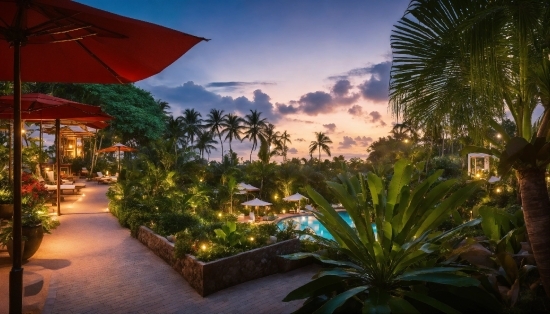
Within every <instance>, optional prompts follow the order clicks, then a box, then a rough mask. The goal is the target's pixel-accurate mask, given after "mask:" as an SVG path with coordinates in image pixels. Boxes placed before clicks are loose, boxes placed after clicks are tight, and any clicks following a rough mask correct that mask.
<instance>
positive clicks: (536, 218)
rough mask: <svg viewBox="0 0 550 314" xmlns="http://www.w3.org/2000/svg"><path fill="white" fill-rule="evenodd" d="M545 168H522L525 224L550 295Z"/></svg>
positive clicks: (549, 212)
mask: <svg viewBox="0 0 550 314" xmlns="http://www.w3.org/2000/svg"><path fill="white" fill-rule="evenodd" d="M544 174H545V173H544V170H541V169H536V168H530V169H520V170H518V177H519V182H520V192H521V196H522V205H523V207H522V208H523V215H524V217H525V227H526V229H527V234H528V235H529V241H530V242H531V248H532V249H533V255H534V256H535V261H536V262H537V268H538V271H539V274H540V278H541V281H542V285H543V286H544V290H545V291H546V295H547V296H548V297H550V227H549V226H550V199H549V197H548V191H547V189H546V182H545V180H544V179H545V178H544Z"/></svg>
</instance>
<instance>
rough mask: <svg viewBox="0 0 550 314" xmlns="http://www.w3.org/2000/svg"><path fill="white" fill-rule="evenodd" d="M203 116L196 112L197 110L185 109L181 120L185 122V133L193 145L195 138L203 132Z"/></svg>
mask: <svg viewBox="0 0 550 314" xmlns="http://www.w3.org/2000/svg"><path fill="white" fill-rule="evenodd" d="M200 117H202V115H201V114H200V112H197V111H195V109H185V111H184V112H183V116H182V117H181V118H179V117H178V119H181V120H182V122H183V128H184V130H185V133H186V134H187V136H188V137H189V139H190V140H191V145H192V146H193V145H194V144H195V136H197V135H199V134H200V133H201V130H202V127H203V126H202V119H201V118H200Z"/></svg>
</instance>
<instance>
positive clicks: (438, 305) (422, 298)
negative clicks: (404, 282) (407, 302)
mask: <svg viewBox="0 0 550 314" xmlns="http://www.w3.org/2000/svg"><path fill="white" fill-rule="evenodd" d="M402 293H403V294H404V295H405V296H407V297H409V298H411V299H415V300H417V301H419V302H422V303H424V304H427V305H429V306H431V307H433V308H434V309H436V310H439V311H441V312H443V313H449V314H460V312H459V311H457V310H455V309H454V308H452V307H450V306H448V305H447V304H445V303H443V302H440V301H438V300H436V299H434V298H432V297H430V296H427V295H425V294H421V293H416V292H412V291H403V292H402Z"/></svg>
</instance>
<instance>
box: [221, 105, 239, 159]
mask: <svg viewBox="0 0 550 314" xmlns="http://www.w3.org/2000/svg"><path fill="white" fill-rule="evenodd" d="M242 123H243V119H242V118H241V117H239V116H237V115H235V114H232V113H228V114H227V115H226V116H225V119H224V121H223V122H222V126H223V127H224V132H225V133H226V135H225V140H229V152H230V153H231V158H233V149H232V148H231V142H233V140H234V139H238V140H239V141H242V139H241V134H242V130H243V129H244V125H243V124H242ZM231 161H233V160H231Z"/></svg>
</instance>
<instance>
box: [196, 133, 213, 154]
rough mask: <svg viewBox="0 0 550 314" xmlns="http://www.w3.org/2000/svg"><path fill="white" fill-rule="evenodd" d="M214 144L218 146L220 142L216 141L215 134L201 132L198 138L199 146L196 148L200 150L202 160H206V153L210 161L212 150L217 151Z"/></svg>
mask: <svg viewBox="0 0 550 314" xmlns="http://www.w3.org/2000/svg"><path fill="white" fill-rule="evenodd" d="M213 144H218V141H216V140H215V139H214V133H212V132H210V131H206V132H201V133H199V134H198V137H197V145H196V146H195V148H197V149H198V150H199V154H200V156H201V158H204V153H205V152H206V153H207V154H208V159H210V152H211V151H212V149H214V150H215V149H216V146H214V145H213Z"/></svg>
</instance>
